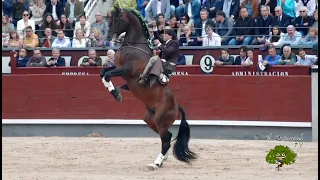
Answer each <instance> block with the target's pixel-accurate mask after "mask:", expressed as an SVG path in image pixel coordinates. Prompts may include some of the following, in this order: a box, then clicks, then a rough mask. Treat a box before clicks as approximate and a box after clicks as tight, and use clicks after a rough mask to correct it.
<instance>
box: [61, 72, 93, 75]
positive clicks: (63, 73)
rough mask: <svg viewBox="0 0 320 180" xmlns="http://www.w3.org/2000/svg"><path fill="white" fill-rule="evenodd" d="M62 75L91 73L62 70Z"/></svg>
mask: <svg viewBox="0 0 320 180" xmlns="http://www.w3.org/2000/svg"><path fill="white" fill-rule="evenodd" d="M61 74H62V75H67V76H69V75H71V76H72V75H89V73H88V72H62V73H61Z"/></svg>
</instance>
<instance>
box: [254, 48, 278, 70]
mask: <svg viewBox="0 0 320 180" xmlns="http://www.w3.org/2000/svg"><path fill="white" fill-rule="evenodd" d="M276 52H277V51H276V48H275V47H274V46H271V47H269V49H268V54H269V55H268V56H266V58H265V59H264V60H263V61H262V63H261V62H260V63H259V64H258V67H259V70H260V71H264V70H265V69H266V68H267V67H269V66H273V65H276V64H277V63H278V61H279V59H280V56H279V55H277V53H276Z"/></svg>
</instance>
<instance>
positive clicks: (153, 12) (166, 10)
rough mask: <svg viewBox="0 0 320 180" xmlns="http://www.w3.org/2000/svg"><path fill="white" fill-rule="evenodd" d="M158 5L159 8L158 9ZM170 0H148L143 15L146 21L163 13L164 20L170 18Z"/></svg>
mask: <svg viewBox="0 0 320 180" xmlns="http://www.w3.org/2000/svg"><path fill="white" fill-rule="evenodd" d="M158 6H160V7H161V9H158ZM170 10H171V9H170V0H151V1H149V3H148V5H147V7H146V9H145V15H146V19H147V21H151V19H155V18H156V17H157V15H158V14H160V13H163V14H164V18H165V19H166V21H168V20H169V19H170Z"/></svg>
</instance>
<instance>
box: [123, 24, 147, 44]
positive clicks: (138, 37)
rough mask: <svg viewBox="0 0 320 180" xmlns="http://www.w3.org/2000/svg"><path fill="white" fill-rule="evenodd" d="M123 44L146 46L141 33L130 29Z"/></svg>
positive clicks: (144, 38) (145, 40)
mask: <svg viewBox="0 0 320 180" xmlns="http://www.w3.org/2000/svg"><path fill="white" fill-rule="evenodd" d="M123 43H127V44H134V43H137V44H135V46H136V45H143V43H146V44H147V38H146V37H145V36H144V34H143V33H142V32H138V31H134V29H133V28H132V29H130V30H129V31H127V32H126V35H125V37H124V41H123Z"/></svg>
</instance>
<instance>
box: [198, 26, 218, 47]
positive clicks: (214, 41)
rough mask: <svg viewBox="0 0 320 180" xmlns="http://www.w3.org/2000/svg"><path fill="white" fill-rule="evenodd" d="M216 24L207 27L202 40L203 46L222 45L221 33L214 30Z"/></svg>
mask: <svg viewBox="0 0 320 180" xmlns="http://www.w3.org/2000/svg"><path fill="white" fill-rule="evenodd" d="M214 29H215V27H214V26H208V27H207V28H206V34H207V35H205V36H204V37H203V40H202V46H221V37H220V36H219V34H216V33H215V32H213V30H214Z"/></svg>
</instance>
